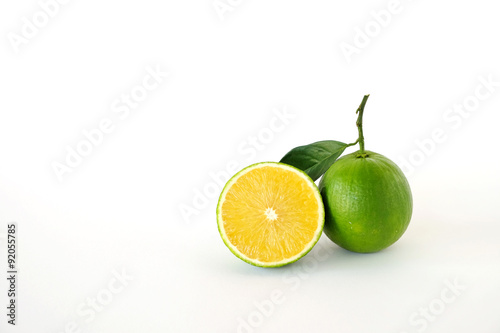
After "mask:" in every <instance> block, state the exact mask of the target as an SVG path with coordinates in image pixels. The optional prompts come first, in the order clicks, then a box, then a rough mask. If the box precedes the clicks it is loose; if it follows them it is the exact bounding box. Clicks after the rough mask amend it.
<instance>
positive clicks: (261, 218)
mask: <svg viewBox="0 0 500 333" xmlns="http://www.w3.org/2000/svg"><path fill="white" fill-rule="evenodd" d="M324 221H325V212H324V208H323V202H322V200H321V195H320V193H319V190H318V188H317V186H316V184H314V182H313V181H312V179H311V178H309V176H308V175H307V174H305V173H304V172H303V171H301V170H299V169H297V168H294V167H292V166H289V165H287V164H283V163H275V162H264V163H257V164H253V165H250V166H249V167H247V168H245V169H243V170H241V171H240V172H238V173H237V174H236V175H234V176H233V177H232V178H231V179H230V180H229V181H228V182H227V184H226V186H225V187H224V189H223V190H222V193H221V195H220V198H219V203H218V205H217V224H218V227H219V232H220V234H221V237H222V240H223V241H224V243H225V244H226V245H227V247H228V248H229V249H230V250H231V252H233V253H234V254H235V255H236V256H237V257H238V258H240V259H242V260H243V261H246V262H247V263H249V264H252V265H255V266H261V267H278V266H283V265H286V264H289V263H292V262H294V261H297V260H299V259H300V258H301V257H303V256H304V255H305V254H306V253H307V252H309V251H310V250H311V249H312V247H313V246H314V245H315V244H316V242H317V241H318V239H319V237H320V236H321V232H322V230H323V224H324Z"/></svg>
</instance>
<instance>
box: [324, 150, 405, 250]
mask: <svg viewBox="0 0 500 333" xmlns="http://www.w3.org/2000/svg"><path fill="white" fill-rule="evenodd" d="M357 153H358V152H355V153H352V154H349V155H345V156H344V157H342V158H340V159H339V160H337V162H335V163H334V164H333V165H332V167H331V168H330V169H328V171H327V172H326V173H325V175H324V176H323V178H322V179H321V182H320V185H319V189H320V192H321V196H322V198H323V203H324V205H325V226H324V228H323V232H324V233H325V234H326V235H327V236H328V238H330V240H332V241H333V242H334V243H336V244H337V245H339V246H340V247H343V248H344V249H347V250H349V251H353V252H360V253H370V252H377V251H380V250H383V249H385V248H387V247H389V246H391V245H392V244H394V243H395V242H396V241H397V240H398V239H399V238H400V237H401V236H402V235H403V234H404V232H405V231H406V229H407V228H408V225H409V223H410V220H411V215H412V210H413V199H412V194H411V189H410V185H409V184H408V181H407V179H406V177H405V176H404V174H403V172H402V171H401V169H400V168H399V167H398V166H397V165H396V164H395V163H394V162H392V161H391V160H390V159H388V158H387V157H385V156H383V155H380V154H377V153H374V152H371V151H366V153H367V155H368V157H366V158H363V157H359V158H358V157H357Z"/></svg>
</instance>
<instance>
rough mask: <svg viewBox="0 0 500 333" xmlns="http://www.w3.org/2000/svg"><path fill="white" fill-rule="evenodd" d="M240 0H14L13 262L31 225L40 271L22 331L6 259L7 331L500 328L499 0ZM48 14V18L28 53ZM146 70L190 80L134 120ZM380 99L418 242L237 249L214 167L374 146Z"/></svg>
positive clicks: (21, 308) (25, 266)
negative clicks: (89, 136) (274, 257)
mask: <svg viewBox="0 0 500 333" xmlns="http://www.w3.org/2000/svg"><path fill="white" fill-rule="evenodd" d="M61 1H62V0H61ZM227 1H229V0H227ZM227 1H223V2H222V3H223V4H226V5H227V6H231V10H230V11H226V12H224V13H223V14H222V16H221V15H219V14H220V13H218V12H217V10H216V9H215V8H214V6H213V3H212V2H211V0H205V1H152V0H145V1H93V0H90V1H88V0H87V1H77V0H74V1H69V2H68V3H67V4H60V5H59V8H58V11H57V12H56V13H55V14H54V15H53V17H50V18H49V19H48V22H43V18H44V17H43V14H41V15H42V16H39V17H38V16H37V15H40V14H39V12H40V11H41V10H42V9H41V7H40V4H39V3H38V2H37V1H34V0H22V1H9V2H7V1H3V2H2V3H1V4H0V27H1V31H2V42H1V43H0V89H1V94H0V115H1V116H0V159H1V160H0V222H1V223H0V234H1V235H2V236H3V238H0V246H1V251H0V254H1V256H0V259H1V261H2V263H1V264H0V267H2V271H4V272H5V271H6V255H5V253H6V243H5V233H6V229H7V224H8V223H11V222H17V223H18V231H19V233H18V238H19V239H18V242H19V250H18V251H19V252H18V267H19V271H20V273H19V283H18V291H19V294H18V299H17V301H18V308H17V311H18V318H17V325H16V326H15V327H12V326H11V325H7V323H6V320H7V317H6V315H5V314H6V309H5V307H6V306H7V295H6V294H7V284H6V279H5V278H4V277H3V276H4V274H6V273H1V281H2V282H1V283H0V288H1V290H0V304H1V307H0V308H1V309H3V310H1V316H0V318H1V323H0V331H1V332H6V333H9V332H23V333H31V332H38V333H45V332H46V333H61V332H65V333H66V332H109V333H111V332H117V333H118V332H119V333H124V332H218V333H219V332H262V333H263V332H343V333H354V332H356V333H357V332H372V333H378V332H381V333H382V332H383V333H392V332H394V333H402V332H407V333H413V332H418V331H421V332H472V331H473V332H481V333H490V332H491V333H498V332H500V319H499V317H498V313H499V310H500V305H499V304H500V302H499V297H500V282H499V281H500V242H499V240H500V239H499V238H500V236H499V234H500V225H499V223H500V213H499V210H498V202H499V199H500V193H499V189H498V188H499V185H500V177H499V175H498V165H499V162H500V157H499V156H500V153H499V150H498V126H499V121H500V116H499V115H498V111H499V110H500V97H499V95H500V86H499V84H498V82H500V71H499V59H500V47H499V46H498V31H500V21H499V20H498V7H497V6H496V4H495V2H493V1H490V0H478V1H474V2H471V1H468V2H467V1H458V2H457V1H441V2H436V1H428V0H427V1H425V0H420V1H409V0H401V2H400V4H399V7H398V10H397V13H395V14H391V18H390V22H388V23H387V21H388V19H387V17H386V18H385V19H386V23H384V25H385V26H384V27H380V24H378V25H377V24H373V22H376V21H375V19H374V16H372V14H371V12H372V11H375V12H377V13H378V12H380V11H381V10H386V9H387V8H388V7H390V5H389V3H390V2H389V1H385V0H384V1H354V2H347V1H344V2H341V3H339V2H333V1H326V0H324V1H310V2H304V1H290V0H280V1H266V2H262V1H252V0H242V1H240V2H238V1H236V0H233V1H230V2H227ZM45 2H48V0H45V1H44V0H42V3H45ZM52 10H55V9H54V8H52ZM37 13H38V14H37ZM34 15H35V17H37V19H39V20H41V21H39V22H38V23H37V24H39V25H43V24H44V23H46V25H45V26H43V27H40V28H37V29H38V31H37V32H36V33H33V31H32V33H33V35H29V38H26V39H25V40H24V42H23V43H22V44H19V45H17V46H16V44H15V43H13V42H12V40H13V38H14V37H13V36H14V35H16V36H18V37H19V36H20V37H22V36H23V35H22V33H23V27H24V26H25V25H26V24H27V23H26V21H25V20H23V18H24V17H25V18H26V19H27V20H28V21H30V22H33V16H34ZM40 22H41V23H40ZM367 26H368V28H371V29H373V30H371V31H370V34H371V35H372V37H369V40H368V41H367V40H366V39H365V40H363V38H362V37H360V36H359V30H358V29H360V30H364V29H365V28H366V27H367ZM377 27H378V28H379V31H377ZM24 29H25V30H26V29H27V28H24ZM28 30H29V29H28ZM25 33H26V31H25ZM23 38H24V37H23ZM355 39H357V40H356V41H355ZM18 40H19V39H18ZM355 42H356V43H357V44H355ZM343 43H348V44H350V45H352V46H353V47H356V45H358V46H359V47H358V49H357V53H355V54H352V55H351V56H350V57H346V56H345V55H344V54H343V52H342V49H341V45H345V44H343ZM360 43H361V44H360ZM363 43H364V44H363ZM365 44H366V45H365ZM348 60H350V61H348ZM146 68H150V69H153V70H154V69H157V68H159V69H160V70H161V71H163V72H168V73H169V76H168V78H165V79H163V81H162V82H161V84H159V85H158V87H156V88H155V89H154V90H152V91H150V92H148V94H147V97H146V98H145V99H144V101H142V102H140V103H139V105H138V106H137V107H136V108H134V109H132V110H131V112H130V114H129V116H128V117H124V119H121V118H120V115H122V116H123V114H120V113H115V112H114V111H113V105H114V103H115V101H116V100H117V99H118V100H119V99H120V98H121V95H122V94H130V93H131V91H132V90H134V89H136V90H137V89H139V90H140V84H141V83H142V81H143V79H144V78H145V77H146V76H147V75H148V72H147V69H146ZM481 77H482V78H483V79H484V80H487V79H488V77H489V79H490V80H491V81H493V82H496V86H495V85H492V86H491V87H489V88H490V90H491V91H488V89H487V87H486V86H484V85H482V83H481ZM150 82H152V81H150ZM137 87H139V88H137ZM478 87H479V88H478ZM476 89H479V90H478V91H479V92H480V93H482V94H483V95H481V96H483V97H482V100H478V99H477V98H475V97H474V95H475V93H476ZM139 90H137V91H139ZM366 93H370V94H371V97H370V99H369V101H368V104H367V107H366V110H365V119H364V127H365V139H366V147H367V149H370V150H373V151H376V152H379V153H381V154H384V155H386V156H387V157H389V158H391V159H393V160H394V161H395V162H397V163H398V164H400V165H401V166H402V168H403V165H402V164H404V163H406V162H405V161H410V162H407V163H412V164H411V165H410V166H409V167H408V166H407V167H406V168H403V169H404V170H405V172H406V174H407V176H408V179H409V182H410V184H411V187H412V191H413V196H414V214H413V218H412V221H411V224H410V227H409V228H408V230H407V232H406V233H405V235H404V236H403V237H402V238H401V239H400V240H399V241H398V242H397V243H396V244H395V245H394V246H392V247H390V248H388V249H387V250H384V251H382V252H380V253H376V254H370V255H361V254H354V253H350V252H347V251H345V250H342V249H340V248H339V247H337V246H336V245H335V244H333V243H331V242H330V241H329V240H328V239H327V238H326V237H325V236H322V238H321V240H320V242H319V243H318V245H317V246H316V247H315V248H314V249H313V251H312V252H311V253H310V254H309V255H307V256H306V257H304V258H303V259H301V260H300V261H298V262H297V263H295V264H292V265H289V266H286V267H283V268H279V269H262V268H257V267H253V266H250V265H248V264H246V263H244V262H242V261H240V260H239V259H237V258H236V257H235V256H234V255H233V254H231V253H230V251H229V250H228V249H227V248H226V247H225V246H224V244H223V242H222V240H221V239H220V237H219V234H218V232H217V227H216V216H215V207H216V203H217V196H218V192H220V189H221V188H220V186H219V185H217V184H216V183H215V182H214V181H213V180H212V178H211V176H210V174H218V175H219V177H223V176H224V173H225V172H226V171H225V170H226V168H227V167H228V164H229V168H230V169H231V168H232V167H234V165H235V164H236V165H237V167H236V169H240V168H242V167H244V166H246V165H249V164H252V163H254V162H260V161H277V160H279V159H280V158H281V157H282V156H283V155H284V154H285V153H286V152H287V151H288V150H290V149H291V148H293V147H295V146H298V145H303V144H307V143H311V142H314V141H318V140H325V139H333V140H340V141H344V142H353V141H354V140H355V139H356V137H357V131H356V128H355V125H354V123H355V119H356V115H355V110H356V108H357V107H358V105H359V102H360V101H361V99H362V96H363V94H366ZM485 94H487V96H486V95H485ZM465 101H467V102H468V103H470V105H472V106H471V107H470V109H471V110H472V111H470V112H469V111H466V113H463V114H464V116H460V115H459V114H458V113H456V112H455V111H453V107H454V105H458V106H460V105H463V103H464V102H465ZM474 101H478V103H477V105H473V104H474ZM465 103H466V102H465ZM115 106H116V105H115ZM122 106H123V105H122ZM450 108H451V111H447V110H449V109H450ZM276 110H278V111H276ZM284 110H287V111H286V112H288V114H289V119H288V120H287V121H286V122H281V123H280V122H277V123H276V124H278V125H279V130H274V131H271V132H270V129H269V128H270V123H272V122H274V121H277V120H273V119H274V117H276V112H282V113H283V112H285V111H284ZM103 119H110V120H111V121H112V122H113V124H114V128H113V131H112V132H111V133H108V134H105V135H104V138H103V139H102V142H100V143H99V144H98V145H97V146H94V147H93V148H92V152H91V153H90V154H88V156H85V157H84V158H83V159H82V161H81V162H80V164H79V165H77V166H76V167H74V168H71V170H72V172H71V173H69V172H68V173H64V175H63V176H62V181H59V179H58V177H57V175H56V173H55V172H54V169H53V163H54V162H58V163H65V159H66V155H67V146H69V147H71V148H73V149H76V147H77V145H78V144H80V143H81V142H82V141H83V140H85V137H84V135H83V134H82V131H84V130H87V131H90V130H92V129H95V128H97V127H98V126H99V123H100V122H101V121H102V120H103ZM436 131H438V132H439V131H441V134H442V137H441V140H440V142H435V141H434V142H433V143H431V142H430V141H429V140H431V138H432V135H433V133H434V132H436ZM269 133H271V135H270V134H269ZM259 135H260V138H261V139H262V140H261V141H260V142H258V144H259V150H257V149H256V148H252V146H251V143H250V142H251V140H252V137H257V138H259ZM263 141H265V142H263ZM417 142H420V143H421V144H420V146H422V147H423V148H419V145H418V144H417ZM353 150H354V149H352V150H350V151H353ZM424 150H425V152H424ZM350 151H349V152H350ZM424 153H426V154H424ZM411 161H413V162H411ZM204 191H208V196H207V194H203V193H204ZM215 192H217V193H215ZM214 193H215V194H214ZM181 212H184V213H181ZM120 274H124V275H125V276H126V277H125V280H124V281H121V282H120V280H116V278H115V276H116V275H120ZM453 283H455V284H457V285H459V287H458V288H460V289H457V290H452V289H450V287H449V284H453ZM272 294H278V295H281V296H280V297H279V301H278V302H275V303H270V302H271V298H272V297H271V295H272ZM92 299H96V300H97V301H96V302H97V307H96V308H92V307H91V306H90V305H89V303H87V302H91V301H92ZM443 299H444V300H446V302H444V301H443ZM99 302H100V303H99ZM97 309H98V310H97ZM82 311H83V313H82ZM422 311H427V312H428V313H429V315H427V317H424V315H423V314H422V313H423V312H422ZM425 318H427V319H425Z"/></svg>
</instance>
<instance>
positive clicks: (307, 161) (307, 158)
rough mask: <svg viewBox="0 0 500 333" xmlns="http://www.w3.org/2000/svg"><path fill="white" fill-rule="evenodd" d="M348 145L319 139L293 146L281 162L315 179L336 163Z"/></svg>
mask: <svg viewBox="0 0 500 333" xmlns="http://www.w3.org/2000/svg"><path fill="white" fill-rule="evenodd" d="M347 146H348V145H347V144H346V143H343V142H339V141H333V140H326V141H318V142H315V143H311V144H310V145H305V146H300V147H296V148H293V149H292V150H290V151H289V152H288V153H287V154H286V155H285V156H284V157H283V158H282V159H281V161H280V162H281V163H286V164H289V165H291V166H294V167H296V168H298V169H300V170H302V171H304V172H305V173H307V174H308V175H309V177H311V178H312V180H314V181H315V180H316V179H318V178H319V177H321V175H322V174H324V173H325V172H326V170H328V168H330V166H331V165H332V164H333V163H335V161H336V160H337V158H339V156H340V155H342V153H343V152H344V150H345V149H346V148H347Z"/></svg>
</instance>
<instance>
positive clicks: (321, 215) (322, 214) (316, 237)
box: [216, 162, 325, 267]
mask: <svg viewBox="0 0 500 333" xmlns="http://www.w3.org/2000/svg"><path fill="white" fill-rule="evenodd" d="M265 165H281V166H285V167H286V168H289V169H291V170H294V171H296V172H297V173H298V174H300V175H303V176H304V179H305V180H306V181H308V182H309V183H310V184H311V185H312V186H311V187H312V189H313V190H314V193H315V195H316V198H317V199H318V203H319V205H320V207H319V218H320V224H321V225H320V227H318V230H316V234H315V235H314V237H313V239H312V240H311V242H310V243H309V246H308V247H307V248H305V249H304V250H303V251H302V252H300V253H299V254H298V255H297V256H295V257H293V258H291V259H289V260H285V261H280V262H277V263H262V262H259V261H255V260H251V259H250V258H248V257H246V256H245V255H243V254H242V253H241V252H239V251H238V250H237V249H236V248H235V247H234V246H232V244H231V243H230V242H229V240H228V239H227V237H226V236H225V233H224V231H223V229H222V227H221V224H222V222H223V221H222V216H221V212H220V209H221V206H222V202H223V200H222V199H223V198H225V196H226V193H227V191H228V190H229V188H230V186H231V185H232V184H233V183H234V182H235V181H236V180H237V179H238V178H239V177H241V176H242V175H243V174H245V173H246V172H248V171H250V170H252V169H255V168H257V167H262V166H265ZM216 213H217V228H218V230H219V234H220V235H221V238H222V241H223V242H224V244H225V245H226V246H227V247H228V248H229V250H230V251H231V252H232V253H233V254H234V255H235V256H236V257H238V258H239V259H241V260H243V261H244V262H246V263H248V264H250V265H253V266H257V267H282V266H285V265H288V264H291V263H293V262H296V261H297V260H299V259H300V258H302V257H304V256H305V255H306V254H307V253H309V251H311V250H312V248H313V247H314V246H315V245H316V243H317V242H318V240H319V239H320V237H321V234H322V231H323V227H324V224H325V208H324V205H323V200H322V198H321V194H320V192H319V189H318V187H317V186H316V184H315V183H314V181H313V180H312V179H311V177H309V176H308V175H307V173H305V172H304V171H302V170H300V169H297V168H296V167H294V166H291V165H289V164H285V163H279V162H259V163H255V164H252V165H249V166H247V167H246V168H244V169H242V170H240V171H239V172H238V173H236V174H235V175H234V176H233V177H231V179H229V180H228V182H227V183H226V185H225V186H224V188H223V189H222V192H221V194H220V196H219V200H218V202H217V209H216Z"/></svg>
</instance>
